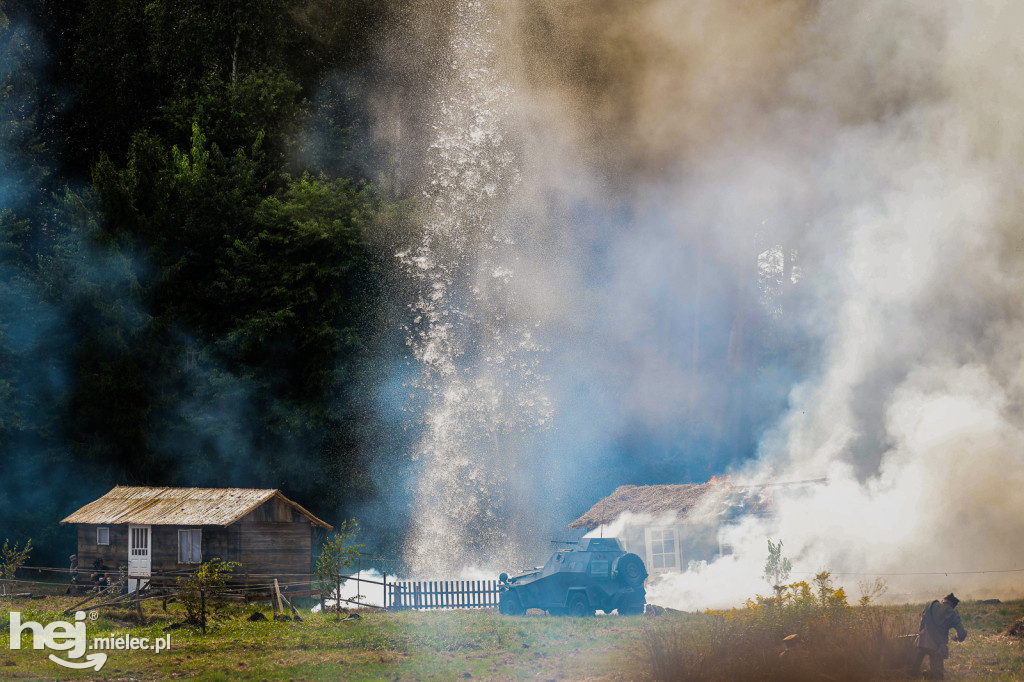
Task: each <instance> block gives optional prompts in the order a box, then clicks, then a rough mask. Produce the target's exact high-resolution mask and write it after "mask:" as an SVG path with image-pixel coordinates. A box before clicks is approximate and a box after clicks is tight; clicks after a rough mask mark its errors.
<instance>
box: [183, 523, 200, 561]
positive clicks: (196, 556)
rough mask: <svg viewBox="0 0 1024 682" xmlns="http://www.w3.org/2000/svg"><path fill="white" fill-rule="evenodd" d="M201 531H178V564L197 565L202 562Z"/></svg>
mask: <svg viewBox="0 0 1024 682" xmlns="http://www.w3.org/2000/svg"><path fill="white" fill-rule="evenodd" d="M202 544H203V531H201V530H199V529H198V528H196V529H192V530H179V531H178V563H179V564H198V563H201V562H202V561H203V552H202Z"/></svg>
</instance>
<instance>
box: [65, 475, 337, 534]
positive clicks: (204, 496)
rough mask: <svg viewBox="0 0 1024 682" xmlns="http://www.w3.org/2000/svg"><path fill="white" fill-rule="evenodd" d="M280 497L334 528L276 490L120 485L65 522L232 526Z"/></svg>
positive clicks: (311, 518) (318, 523)
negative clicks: (259, 507)
mask: <svg viewBox="0 0 1024 682" xmlns="http://www.w3.org/2000/svg"><path fill="white" fill-rule="evenodd" d="M273 497H277V498H279V499H281V500H282V501H283V502H285V503H286V504H288V505H289V506H291V507H292V508H294V509H295V510H296V511H297V512H299V513H300V514H302V515H303V516H304V517H305V518H306V519H307V520H308V521H309V522H310V523H312V524H313V525H315V526H320V527H321V528H326V529H327V530H333V528H332V527H331V526H330V525H329V524H327V523H325V522H324V521H321V520H320V519H318V518H317V517H315V516H313V515H312V514H311V513H309V512H308V511H306V510H305V509H304V508H303V507H302V506H301V505H299V504H297V503H295V502H292V501H291V500H289V499H288V498H287V497H285V496H284V495H282V494H281V491H279V490H274V489H256V488H150V487H137V486H124V485H119V486H117V487H116V488H114V489H113V490H111V491H110V492H109V493H107V494H106V495H104V496H103V497H101V498H99V499H98V500H95V501H93V502H90V503H89V504H87V505H85V506H84V507H82V508H81V509H79V510H78V511H76V512H75V513H74V514H72V515H71V516H68V517H67V518H66V519H64V520H63V521H61V523H106V524H111V525H115V524H122V523H136V524H140V525H153V526H171V525H175V526H177V525H181V526H228V525H231V524H232V523H234V522H235V521H238V520H239V519H241V518H242V517H243V516H245V515H246V514H248V513H249V512H251V511H252V510H254V509H256V507H258V506H260V505H261V504H263V503H264V502H266V501H267V500H269V499H271V498H273Z"/></svg>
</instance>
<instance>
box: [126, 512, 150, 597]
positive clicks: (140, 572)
mask: <svg viewBox="0 0 1024 682" xmlns="http://www.w3.org/2000/svg"><path fill="white" fill-rule="evenodd" d="M149 531H150V528H149V526H133V525H129V526H128V591H129V592H134V591H135V590H136V589H142V588H143V587H145V586H146V583H148V582H149V581H148V580H141V579H140V577H141V576H148V575H150V570H151V567H152V555H151V554H152V553H151V547H150V545H151V544H152V543H151V542H150V532H149Z"/></svg>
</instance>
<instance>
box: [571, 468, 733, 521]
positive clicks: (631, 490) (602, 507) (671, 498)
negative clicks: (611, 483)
mask: <svg viewBox="0 0 1024 682" xmlns="http://www.w3.org/2000/svg"><path fill="white" fill-rule="evenodd" d="M731 489H732V486H730V485H729V484H727V483H725V482H723V481H722V480H721V479H714V478H713V479H711V480H710V481H708V482H707V483H683V484H679V485H620V486H619V487H618V488H616V489H615V491H614V492H613V493H612V494H611V495H609V496H608V497H606V498H604V499H602V500H600V501H598V503H597V504H595V505H594V506H593V507H591V508H590V510H589V511H587V513H586V514H584V515H583V516H581V517H579V518H578V519H576V520H575V521H573V522H572V523H570V524H569V528H582V529H584V530H588V531H589V530H593V529H595V528H597V527H598V526H601V525H604V524H608V523H612V522H613V521H615V519H617V518H618V517H619V516H620V515H621V514H623V513H624V512H631V513H633V514H651V515H652V516H657V515H660V514H668V513H676V514H678V515H679V516H680V517H682V516H684V515H685V514H687V513H688V512H690V511H691V510H692V509H693V508H694V507H696V506H697V505H698V504H699V503H701V502H706V501H710V498H711V497H712V496H717V494H718V493H723V494H725V493H728V492H729V491H731Z"/></svg>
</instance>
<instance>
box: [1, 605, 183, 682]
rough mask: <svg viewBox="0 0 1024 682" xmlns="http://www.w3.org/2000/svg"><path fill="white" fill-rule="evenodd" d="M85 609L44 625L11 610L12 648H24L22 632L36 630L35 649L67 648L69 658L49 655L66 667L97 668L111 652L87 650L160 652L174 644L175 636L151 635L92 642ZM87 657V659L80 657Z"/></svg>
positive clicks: (108, 638)
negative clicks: (71, 618)
mask: <svg viewBox="0 0 1024 682" xmlns="http://www.w3.org/2000/svg"><path fill="white" fill-rule="evenodd" d="M85 619H86V613H85V611H77V612H76V613H75V622H74V623H68V622H67V621H62V620H57V621H54V622H52V623H50V624H49V625H45V626H44V625H43V624H41V623H37V622H36V621H32V620H27V621H25V622H24V623H22V622H21V612H20V611H11V627H10V635H11V649H20V648H21V635H22V633H23V632H25V631H29V632H31V633H32V648H33V649H52V650H54V651H66V652H67V653H66V654H65V656H67V658H68V659H71V660H65V659H63V658H61V657H60V656H56V655H54V654H50V656H49V658H50V660H51V661H53V662H54V663H57V664H58V665H62V666H64V667H65V668H80V669H84V668H95V669H96V670H97V671H98V670H99V669H100V668H102V667H103V664H104V663H106V662H107V654H106V653H104V652H102V651H94V652H93V653H90V654H86V653H85V652H86V650H87V649H93V650H96V649H116V650H119V651H124V650H133V649H142V650H152V651H155V652H156V653H160V652H161V651H165V650H167V649H169V648H170V646H171V636H170V635H165V636H164V637H157V638H155V639H153V640H150V638H149V637H131V636H120V637H95V638H93V640H92V643H91V645H90V642H89V638H88V636H87V635H86V633H85ZM83 656H85V658H84V660H78V659H80V658H82V657H83Z"/></svg>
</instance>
